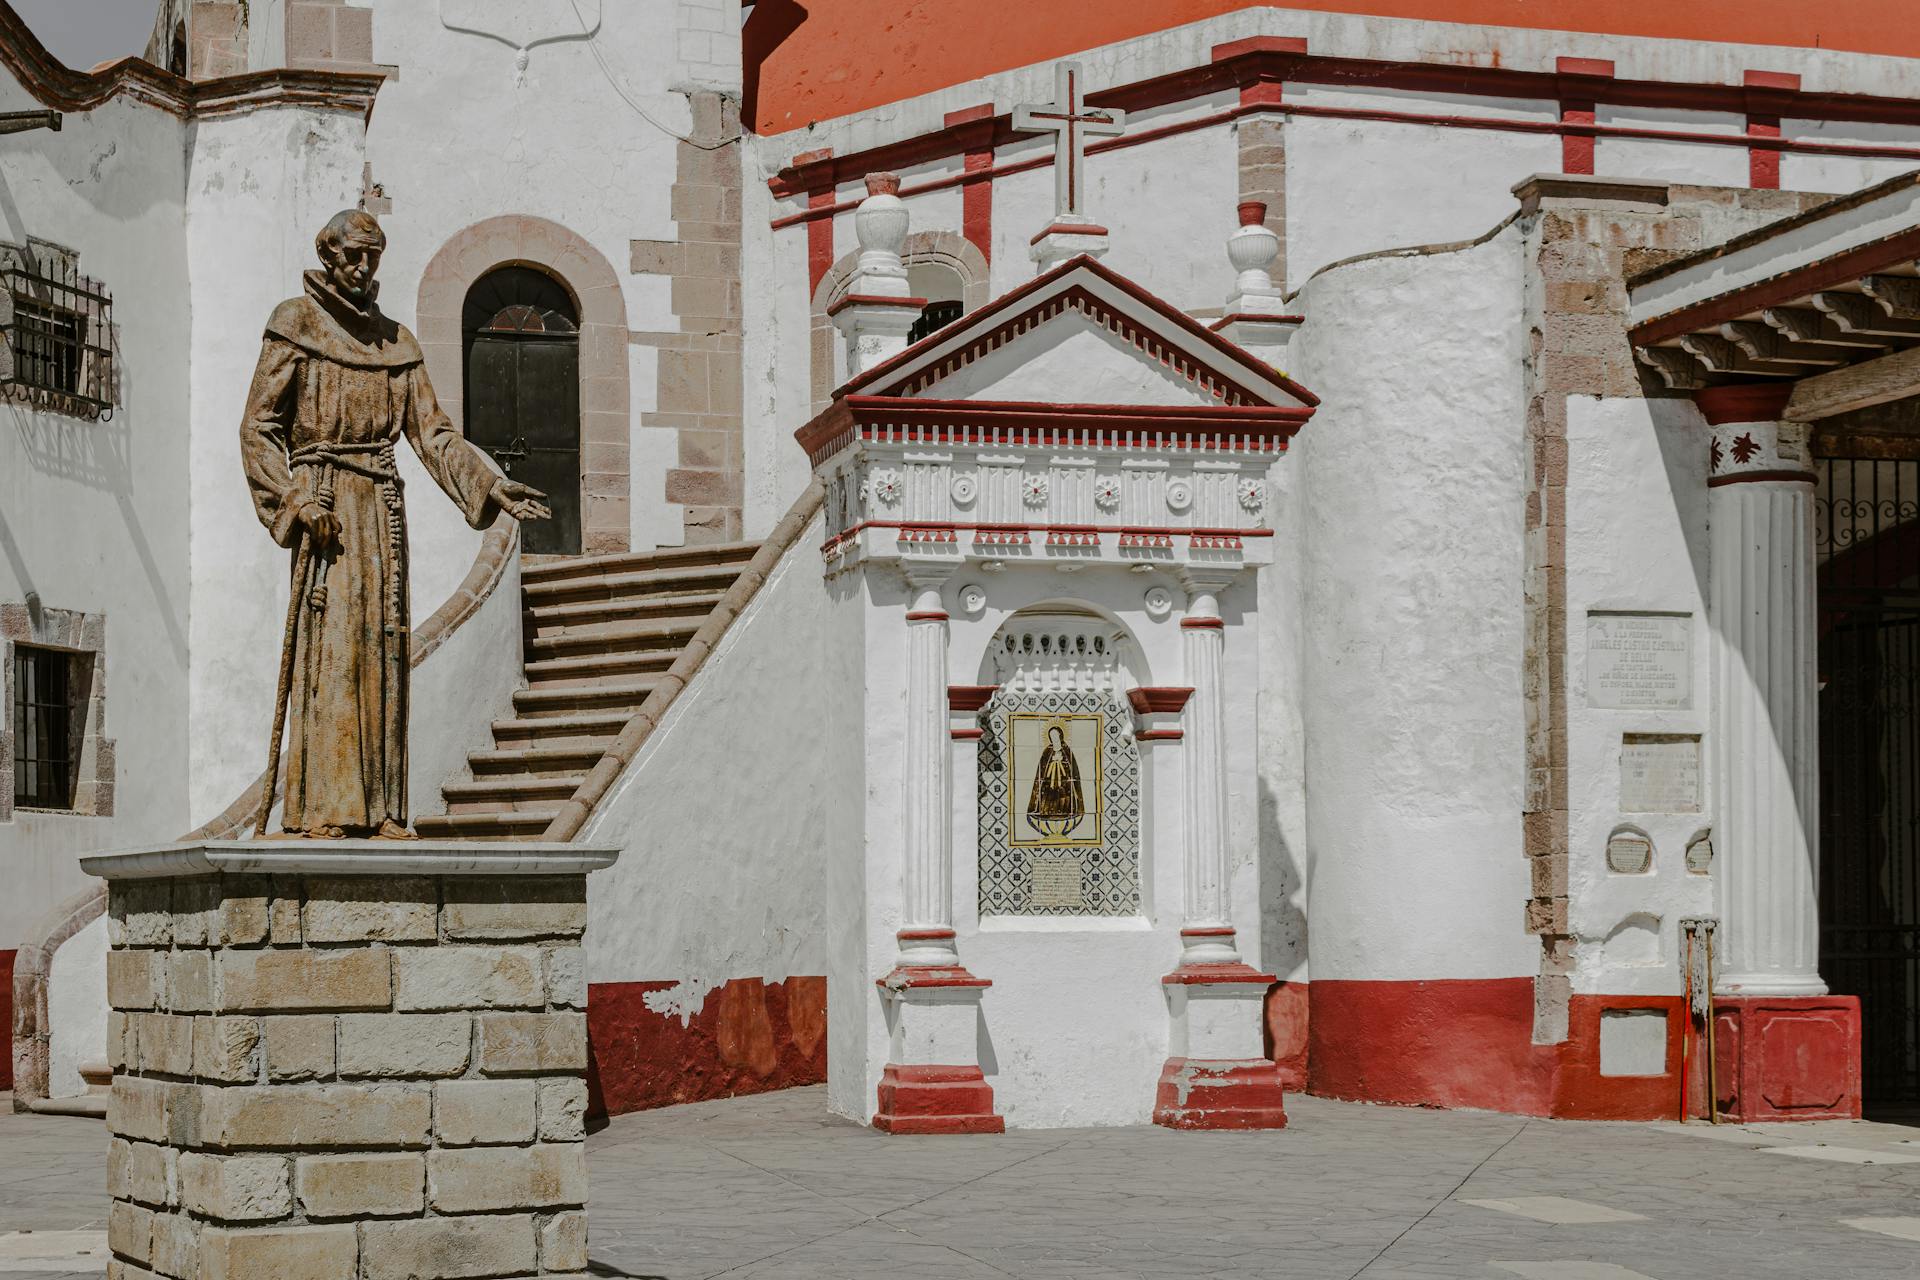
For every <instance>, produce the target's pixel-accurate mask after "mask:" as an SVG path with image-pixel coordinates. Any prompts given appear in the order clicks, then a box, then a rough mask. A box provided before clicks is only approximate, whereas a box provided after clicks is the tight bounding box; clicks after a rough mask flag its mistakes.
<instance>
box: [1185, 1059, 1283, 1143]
mask: <svg viewBox="0 0 1920 1280" xmlns="http://www.w3.org/2000/svg"><path fill="white" fill-rule="evenodd" d="M1284 1075H1285V1073H1284V1072H1282V1071H1281V1069H1280V1067H1279V1065H1278V1064H1276V1063H1273V1062H1270V1061H1268V1060H1267V1059H1265V1058H1258V1059H1254V1060H1253V1061H1245V1062H1203V1061H1201V1060H1200V1059H1198V1058H1168V1059H1167V1065H1166V1069H1165V1070H1163V1071H1161V1073H1160V1088H1159V1090H1158V1092H1157V1093H1156V1094H1155V1095H1154V1100H1153V1122H1154V1123H1155V1124H1157V1125H1163V1126H1165V1127H1166V1128H1169V1129H1284V1128H1286V1127H1287V1108H1286V1105H1285V1103H1284V1101H1283V1100H1282V1097H1281V1094H1282V1088H1281V1085H1282V1080H1283V1078H1284Z"/></svg>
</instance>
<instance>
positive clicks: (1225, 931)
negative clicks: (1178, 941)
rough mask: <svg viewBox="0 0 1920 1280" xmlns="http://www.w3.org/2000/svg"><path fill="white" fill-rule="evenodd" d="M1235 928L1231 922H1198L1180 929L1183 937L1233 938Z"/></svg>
mask: <svg viewBox="0 0 1920 1280" xmlns="http://www.w3.org/2000/svg"><path fill="white" fill-rule="evenodd" d="M1233 935H1234V928H1233V926H1232V925H1230V924H1196V925H1190V926H1188V927H1187V928H1184V929H1182V930H1181V931H1180V936H1181V937H1183V938H1231V937H1232V936H1233Z"/></svg>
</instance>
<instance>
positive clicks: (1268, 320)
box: [1207, 311, 1307, 333]
mask: <svg viewBox="0 0 1920 1280" xmlns="http://www.w3.org/2000/svg"><path fill="white" fill-rule="evenodd" d="M1306 322H1307V318H1306V317H1305V316H1268V315H1261V314H1259V313H1257V312H1253V311H1233V312H1229V313H1228V314H1226V315H1224V316H1221V317H1220V318H1219V319H1218V320H1215V321H1214V322H1213V323H1212V324H1210V325H1208V326H1207V328H1209V329H1211V330H1213V331H1214V332H1215V333H1218V332H1220V331H1221V330H1222V329H1224V328H1226V327H1227V326H1228V325H1230V324H1283V325H1302V324H1305V323H1306Z"/></svg>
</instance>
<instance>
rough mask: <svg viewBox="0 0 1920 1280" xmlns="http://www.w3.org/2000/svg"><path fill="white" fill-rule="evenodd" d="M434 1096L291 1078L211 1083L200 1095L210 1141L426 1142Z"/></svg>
mask: <svg viewBox="0 0 1920 1280" xmlns="http://www.w3.org/2000/svg"><path fill="white" fill-rule="evenodd" d="M432 1122H433V1094H432V1091H431V1090H430V1088H429V1087H428V1086H427V1085H424V1084H289V1085H264V1086H256V1087H235V1088H230V1089H211V1090H207V1091H206V1097H205V1098H204V1099H203V1100H202V1105H201V1115H200V1125H201V1130H202V1133H203V1135H204V1141H205V1143H206V1145H208V1146H211V1147H219V1148H224V1149H243V1148H247V1147H281V1148H308V1147H424V1146H426V1145H427V1135H428V1131H429V1129H430V1128H431V1126H432Z"/></svg>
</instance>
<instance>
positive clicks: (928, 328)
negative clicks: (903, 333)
mask: <svg viewBox="0 0 1920 1280" xmlns="http://www.w3.org/2000/svg"><path fill="white" fill-rule="evenodd" d="M966 309H967V308H966V304H965V303H962V302H929V303H928V304H927V305H926V306H924V307H922V308H921V309H920V318H919V319H918V320H915V321H914V322H913V328H911V329H909V330H907V345H908V346H912V345H913V344H914V343H916V342H918V341H920V339H922V338H924V337H926V336H927V335H928V334H930V333H933V332H934V331H935V330H938V329H944V328H946V327H947V326H948V325H950V324H952V323H953V322H954V321H955V320H958V319H959V318H960V316H961V315H962V313H964V312H965V311H966Z"/></svg>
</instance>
